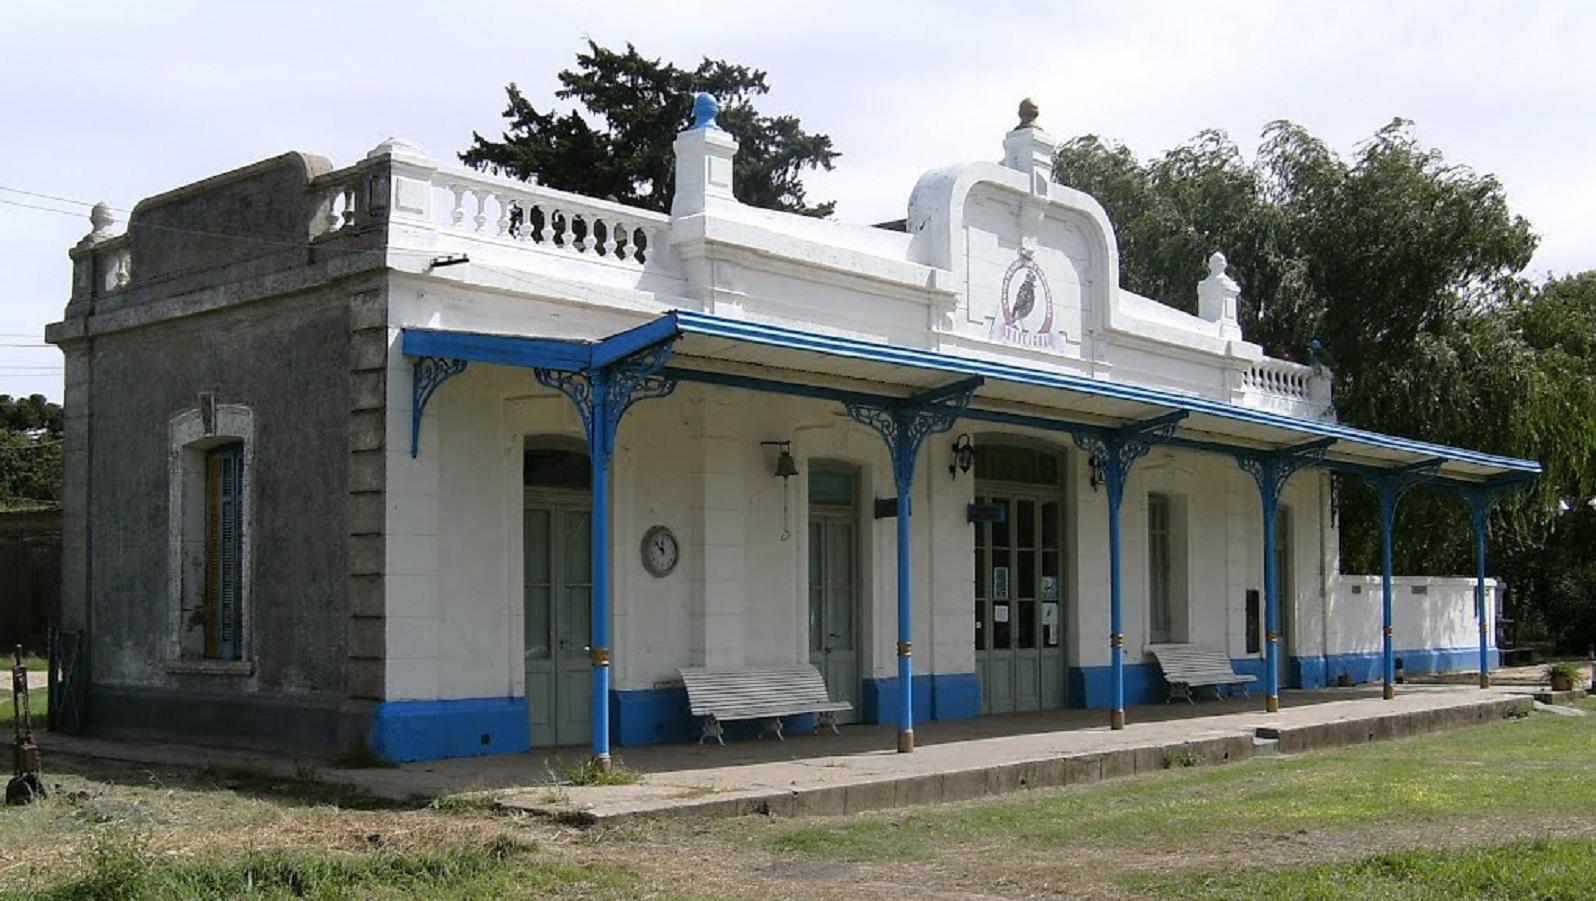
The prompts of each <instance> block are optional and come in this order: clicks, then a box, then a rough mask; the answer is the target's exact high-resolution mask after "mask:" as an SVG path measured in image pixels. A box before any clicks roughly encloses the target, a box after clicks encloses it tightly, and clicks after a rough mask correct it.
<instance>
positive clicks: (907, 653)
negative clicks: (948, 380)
mask: <svg viewBox="0 0 1596 901" xmlns="http://www.w3.org/2000/svg"><path fill="white" fill-rule="evenodd" d="M981 383H982V379H980V378H971V379H965V380H963V381H960V382H957V383H955V384H952V385H948V386H946V387H944V388H939V389H936V390H935V391H929V392H926V393H925V394H922V395H919V396H918V397H911V398H904V399H903V400H901V401H889V402H884V403H881V404H875V403H867V402H864V401H855V402H849V403H846V404H844V408H845V409H846V410H847V411H848V417H849V418H850V419H852V420H854V421H855V422H859V423H862V424H864V425H867V426H870V427H871V428H873V429H875V430H876V433H877V434H879V435H880V436H881V440H882V441H885V442H886V445H887V453H888V454H890V455H891V457H892V476H893V483H894V485H895V486H896V488H897V491H898V511H897V516H898V753H900V754H908V753H910V752H912V751H913V750H914V644H913V640H914V592H913V584H912V582H911V571H912V567H911V565H910V564H911V562H912V559H913V548H912V540H913V537H912V532H911V530H910V517H911V510H910V506H911V505H910V495H911V494H912V492H913V491H914V471H915V463H916V461H917V459H918V458H919V456H920V447H921V445H923V444H924V443H925V439H926V438H927V437H928V436H930V435H933V434H935V433H937V432H946V431H947V430H948V429H950V428H952V427H953V423H954V422H955V421H956V420H957V419H958V417H959V414H960V413H962V412H964V410H965V408H967V407H968V406H969V404H970V398H971V397H972V396H973V395H974V393H975V389H976V388H977V387H979V386H980V385H981Z"/></svg>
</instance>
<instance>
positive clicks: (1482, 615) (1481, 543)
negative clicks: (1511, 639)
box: [1469, 503, 1491, 688]
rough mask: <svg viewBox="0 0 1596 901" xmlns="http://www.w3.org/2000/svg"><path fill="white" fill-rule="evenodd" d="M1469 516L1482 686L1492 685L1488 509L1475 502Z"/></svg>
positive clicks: (1471, 505)
mask: <svg viewBox="0 0 1596 901" xmlns="http://www.w3.org/2000/svg"><path fill="white" fill-rule="evenodd" d="M1469 506H1470V507H1471V509H1470V511H1469V513H1470V516H1469V518H1470V519H1471V520H1473V522H1474V615H1475V616H1476V617H1477V618H1478V619H1479V621H1480V687H1481V688H1490V687H1491V635H1490V627H1489V626H1488V625H1487V621H1488V620H1489V617H1488V616H1487V615H1486V609H1485V529H1486V517H1487V512H1488V511H1487V510H1486V508H1485V505H1484V504H1480V503H1473V504H1470V505H1469Z"/></svg>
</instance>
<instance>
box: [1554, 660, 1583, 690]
mask: <svg viewBox="0 0 1596 901" xmlns="http://www.w3.org/2000/svg"><path fill="white" fill-rule="evenodd" d="M1582 675H1583V673H1581V672H1580V671H1579V666H1578V665H1577V664H1575V663H1571V662H1569V661H1566V660H1564V661H1561V662H1558V663H1553V664H1551V665H1549V666H1547V667H1546V678H1547V680H1548V681H1550V682H1551V683H1552V691H1573V690H1574V682H1575V681H1576V680H1578V679H1579V678H1580V676H1582Z"/></svg>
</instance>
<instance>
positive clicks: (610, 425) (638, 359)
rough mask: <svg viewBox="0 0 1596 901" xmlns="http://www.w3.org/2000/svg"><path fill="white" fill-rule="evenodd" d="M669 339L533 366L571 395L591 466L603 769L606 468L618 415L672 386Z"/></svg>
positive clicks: (545, 381) (598, 745)
mask: <svg viewBox="0 0 1596 901" xmlns="http://www.w3.org/2000/svg"><path fill="white" fill-rule="evenodd" d="M670 347H671V345H670V343H669V342H666V343H664V344H658V345H655V346H653V347H649V348H645V349H643V350H640V351H638V352H637V353H635V354H632V355H631V356H628V357H623V358H622V359H620V360H617V361H616V362H614V363H611V364H609V365H607V366H597V367H592V368H589V369H585V370H582V371H579V372H570V371H563V370H553V369H534V370H533V374H534V375H535V376H536V378H537V380H538V382H539V383H540V384H542V385H545V386H547V387H550V388H554V389H555V390H557V391H559V392H560V393H561V394H564V395H565V396H566V397H568V398H570V399H571V402H572V403H574V404H575V405H576V409H577V412H578V413H580V414H581V417H582V426H583V428H584V429H585V431H586V432H587V450H588V463H589V465H590V466H591V467H592V481H593V517H592V530H593V531H592V545H593V546H592V548H591V549H590V553H591V554H592V568H593V575H592V578H593V587H592V590H591V597H590V599H589V603H590V605H591V606H590V613H591V620H590V623H589V633H588V659H589V661H590V662H591V663H592V667H593V698H592V733H593V763H594V765H595V766H596V767H597V768H598V769H599V770H600V771H601V772H609V770H610V766H611V758H610V611H611V609H612V607H613V604H612V598H611V588H610V586H611V582H612V579H611V576H612V569H613V567H612V561H611V559H610V546H611V544H612V541H611V539H610V506H611V505H610V470H611V464H612V462H613V461H614V458H615V434H616V432H617V431H619V429H620V425H621V417H622V416H624V415H625V414H626V411H627V409H628V408H630V407H631V406H632V404H634V403H636V402H637V401H639V400H643V399H645V398H650V397H664V396H666V395H668V394H670V393H671V391H673V390H675V388H676V382H675V380H673V379H671V378H669V377H667V376H665V375H661V374H660V369H661V368H662V367H663V366H664V365H665V361H666V360H667V359H668V358H669V357H670Z"/></svg>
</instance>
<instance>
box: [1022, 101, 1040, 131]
mask: <svg viewBox="0 0 1596 901" xmlns="http://www.w3.org/2000/svg"><path fill="white" fill-rule="evenodd" d="M1041 114H1042V110H1041V108H1040V107H1038V106H1037V105H1036V101H1035V100H1032V99H1031V98H1029V97H1027V98H1025V99H1024V100H1021V101H1020V124H1019V125H1017V126H1015V127H1016V128H1035V127H1036V117H1037V116H1039V115H1041Z"/></svg>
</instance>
